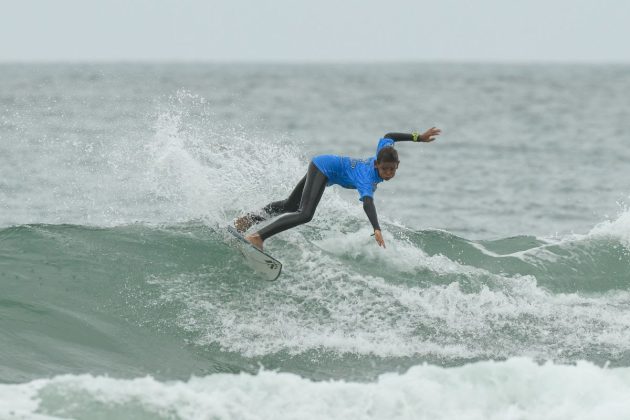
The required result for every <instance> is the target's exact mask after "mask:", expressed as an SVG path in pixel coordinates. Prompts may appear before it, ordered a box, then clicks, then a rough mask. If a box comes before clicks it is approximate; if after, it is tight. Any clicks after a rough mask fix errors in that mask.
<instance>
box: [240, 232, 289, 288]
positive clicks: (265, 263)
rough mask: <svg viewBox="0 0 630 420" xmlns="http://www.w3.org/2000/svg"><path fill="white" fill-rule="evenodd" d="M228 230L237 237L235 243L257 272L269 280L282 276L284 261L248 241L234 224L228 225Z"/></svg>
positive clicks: (249, 264) (248, 263)
mask: <svg viewBox="0 0 630 420" xmlns="http://www.w3.org/2000/svg"><path fill="white" fill-rule="evenodd" d="M227 231H228V232H230V233H231V234H232V235H233V236H234V237H235V238H236V239H237V240H236V241H235V243H236V246H237V248H238V250H239V251H241V254H243V257H244V258H245V262H246V263H247V265H248V266H250V267H251V268H252V269H253V270H254V271H255V272H257V273H258V274H260V276H262V277H263V278H265V279H266V280H269V281H273V280H276V279H277V278H278V276H280V273H281V272H282V263H281V262H280V261H278V260H276V259H275V258H274V257H272V256H271V255H269V254H267V253H266V252H264V251H261V250H260V249H258V248H256V247H255V246H254V245H252V244H250V243H249V242H247V240H246V239H245V238H244V237H243V235H241V234H240V233H239V231H237V230H236V228H235V227H234V226H231V225H230V226H228V227H227Z"/></svg>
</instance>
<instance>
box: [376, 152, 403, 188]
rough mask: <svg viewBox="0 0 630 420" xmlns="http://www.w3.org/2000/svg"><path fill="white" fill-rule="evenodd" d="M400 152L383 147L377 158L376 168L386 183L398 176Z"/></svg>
mask: <svg viewBox="0 0 630 420" xmlns="http://www.w3.org/2000/svg"><path fill="white" fill-rule="evenodd" d="M399 163H400V161H399V160H398V152H397V151H396V149H394V148H393V147H383V148H382V149H381V150H380V151H379V152H378V155H377V156H376V162H374V167H375V168H376V170H377V171H378V175H379V176H380V177H381V178H383V179H384V180H385V181H389V180H390V179H392V178H393V177H394V176H395V175H396V169H398V164H399Z"/></svg>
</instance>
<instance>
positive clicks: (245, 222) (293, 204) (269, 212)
mask: <svg viewBox="0 0 630 420" xmlns="http://www.w3.org/2000/svg"><path fill="white" fill-rule="evenodd" d="M305 182H306V175H304V177H302V179H301V180H300V182H298V183H297V185H296V186H295V188H293V191H292V192H291V194H290V195H289V197H288V198H286V199H285V200H280V201H274V202H273V203H269V204H267V205H266V206H265V207H263V208H262V209H260V210H258V211H255V212H251V213H247V214H246V215H245V216H243V217H241V218H240V219H238V220H239V221H240V222H237V223H236V225H237V228H239V230H240V231H242V232H244V231H246V230H247V229H249V227H250V226H252V225H254V224H256V223H260V222H263V221H265V220H267V219H269V218H270V217H273V216H277V215H279V214H282V213H287V212H294V211H296V210H297V209H298V207H299V206H300V200H301V199H302V191H303V190H304V183H305Z"/></svg>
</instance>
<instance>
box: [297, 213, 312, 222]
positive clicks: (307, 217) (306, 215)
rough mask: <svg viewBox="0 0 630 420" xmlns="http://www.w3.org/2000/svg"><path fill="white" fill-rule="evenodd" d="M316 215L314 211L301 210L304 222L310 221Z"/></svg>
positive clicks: (301, 217) (301, 218)
mask: <svg viewBox="0 0 630 420" xmlns="http://www.w3.org/2000/svg"><path fill="white" fill-rule="evenodd" d="M314 215H315V212H314V211H300V221H301V222H302V223H308V222H310V221H311V220H313V216H314Z"/></svg>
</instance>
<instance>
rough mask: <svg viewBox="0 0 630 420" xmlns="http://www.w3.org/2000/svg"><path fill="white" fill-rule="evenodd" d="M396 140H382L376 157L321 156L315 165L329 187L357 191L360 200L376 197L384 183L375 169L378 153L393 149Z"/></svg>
mask: <svg viewBox="0 0 630 420" xmlns="http://www.w3.org/2000/svg"><path fill="white" fill-rule="evenodd" d="M393 145H394V140H392V139H388V138H382V139H381V140H380V141H379V142H378V146H377V147H376V155H374V156H373V157H370V158H367V159H354V158H349V157H343V156H337V155H320V156H315V157H314V158H313V164H314V165H315V166H317V169H319V170H320V171H322V173H323V174H324V175H326V177H327V178H328V183H327V185H328V186H330V185H335V184H336V185H340V186H342V187H343V188H350V189H356V190H357V191H358V192H359V200H361V201H363V199H364V198H365V197H372V198H373V197H374V191H376V186H377V184H378V183H379V182H383V178H381V177H380V176H379V174H378V171H377V170H376V168H375V167H374V162H375V161H376V156H377V155H378V152H380V151H381V149H383V148H384V147H392V146H393Z"/></svg>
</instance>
